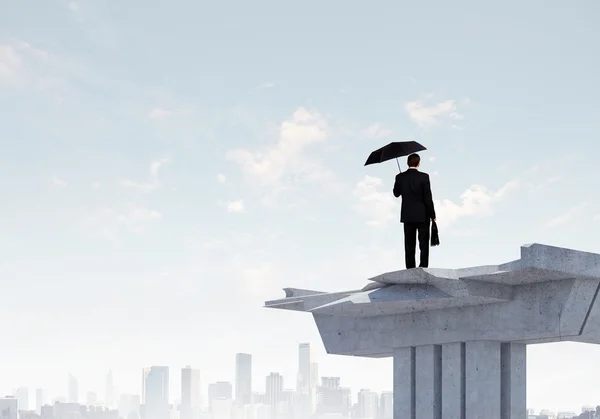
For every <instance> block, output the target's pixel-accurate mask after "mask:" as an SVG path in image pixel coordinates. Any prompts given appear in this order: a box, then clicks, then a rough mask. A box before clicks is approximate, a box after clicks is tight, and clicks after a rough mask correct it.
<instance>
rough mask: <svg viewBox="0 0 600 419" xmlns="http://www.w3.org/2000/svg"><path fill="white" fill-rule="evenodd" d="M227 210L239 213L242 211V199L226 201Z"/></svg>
mask: <svg viewBox="0 0 600 419" xmlns="http://www.w3.org/2000/svg"><path fill="white" fill-rule="evenodd" d="M227 212H235V213H241V212H244V201H242V200H239V201H229V202H228V203H227Z"/></svg>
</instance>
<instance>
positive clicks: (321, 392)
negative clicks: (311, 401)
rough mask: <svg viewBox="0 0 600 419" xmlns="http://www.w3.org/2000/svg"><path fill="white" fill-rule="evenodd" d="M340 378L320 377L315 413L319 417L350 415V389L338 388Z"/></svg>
mask: <svg viewBox="0 0 600 419" xmlns="http://www.w3.org/2000/svg"><path fill="white" fill-rule="evenodd" d="M340 381H341V380H340V377H322V378H321V386H320V387H319V388H318V391H317V400H318V401H317V413H318V414H319V415H328V414H339V415H342V416H344V417H347V416H348V415H349V413H350V401H351V392H350V388H345V387H341V386H340Z"/></svg>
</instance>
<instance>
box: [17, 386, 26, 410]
mask: <svg viewBox="0 0 600 419" xmlns="http://www.w3.org/2000/svg"><path fill="white" fill-rule="evenodd" d="M14 396H15V397H16V399H17V400H18V401H19V410H29V389H28V388H27V387H21V388H18V389H17V391H15V394H14Z"/></svg>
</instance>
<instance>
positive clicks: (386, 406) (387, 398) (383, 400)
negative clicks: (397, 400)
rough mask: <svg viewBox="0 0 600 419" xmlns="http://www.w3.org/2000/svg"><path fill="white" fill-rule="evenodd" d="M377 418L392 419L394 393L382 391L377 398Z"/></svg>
mask: <svg viewBox="0 0 600 419" xmlns="http://www.w3.org/2000/svg"><path fill="white" fill-rule="evenodd" d="M379 417H380V419H393V418H394V393H392V392H391V391H384V392H383V393H381V397H380V398H379Z"/></svg>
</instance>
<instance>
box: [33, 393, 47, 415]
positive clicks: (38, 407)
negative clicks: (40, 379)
mask: <svg viewBox="0 0 600 419" xmlns="http://www.w3.org/2000/svg"><path fill="white" fill-rule="evenodd" d="M45 404H46V394H45V392H44V389H42V388H38V389H37V390H35V412H36V413H37V414H38V415H41V414H42V406H43V405H45Z"/></svg>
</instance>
